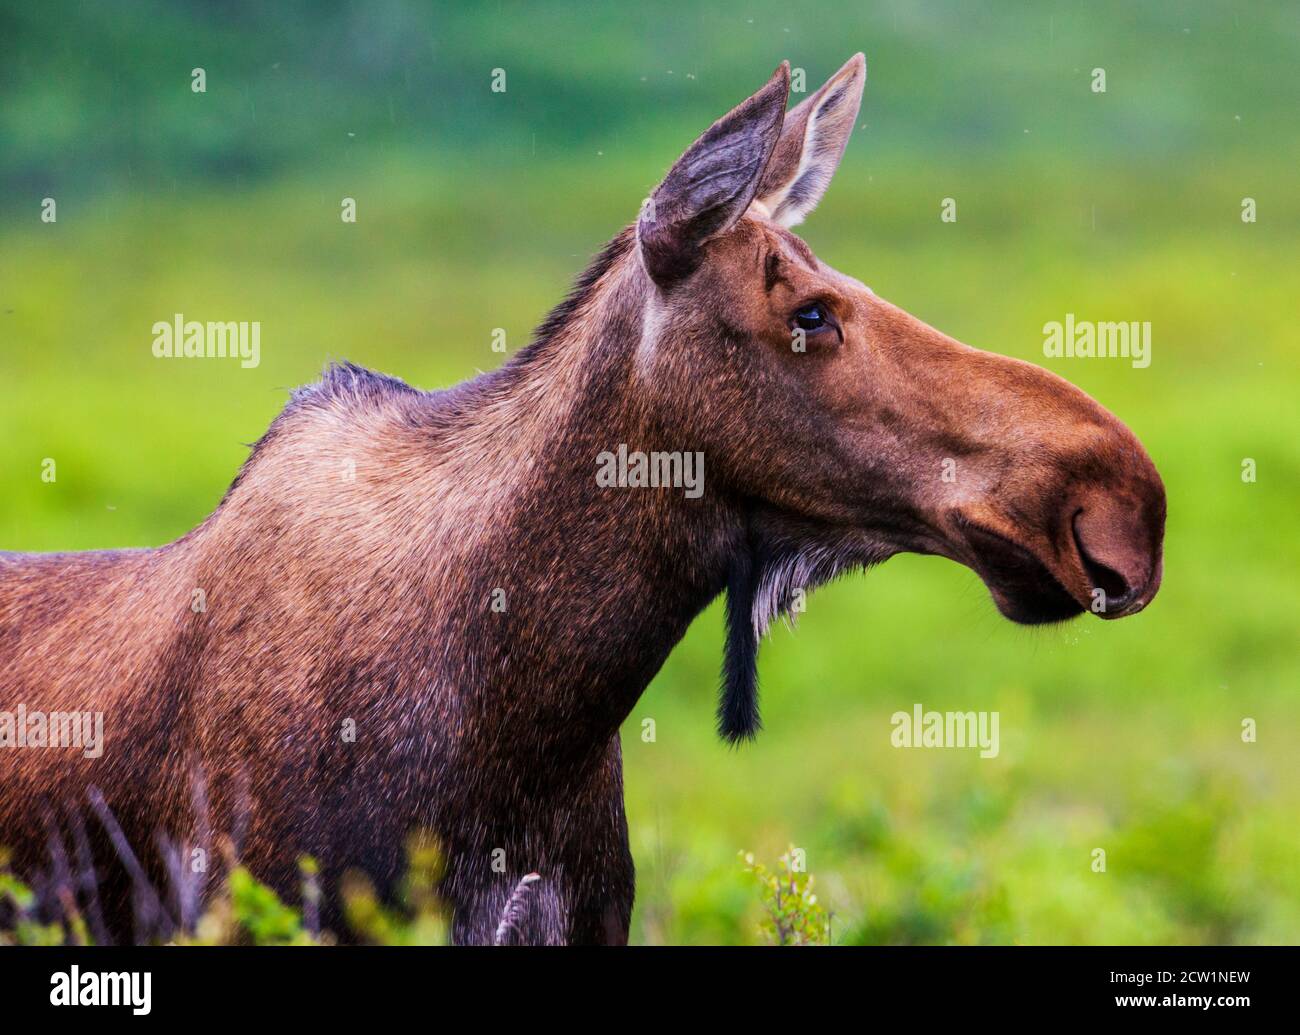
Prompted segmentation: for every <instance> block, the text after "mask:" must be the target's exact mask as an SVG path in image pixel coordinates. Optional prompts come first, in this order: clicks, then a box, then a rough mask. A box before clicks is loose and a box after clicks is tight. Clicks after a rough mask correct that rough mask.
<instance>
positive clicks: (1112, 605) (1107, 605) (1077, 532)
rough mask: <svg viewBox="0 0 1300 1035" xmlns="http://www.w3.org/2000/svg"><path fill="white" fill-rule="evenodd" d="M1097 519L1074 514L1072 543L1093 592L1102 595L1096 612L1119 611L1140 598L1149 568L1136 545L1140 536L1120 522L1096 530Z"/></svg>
mask: <svg viewBox="0 0 1300 1035" xmlns="http://www.w3.org/2000/svg"><path fill="white" fill-rule="evenodd" d="M1089 517H1091V520H1089ZM1100 517H1101V515H1099V514H1093V515H1087V514H1085V513H1084V512H1080V513H1079V514H1077V515H1075V519H1074V522H1073V528H1074V544H1075V546H1076V547H1077V548H1078V551H1079V560H1081V561H1082V562H1083V567H1084V571H1085V572H1086V573H1087V575H1088V579H1089V581H1090V582H1091V584H1092V588H1093V590H1094V591H1096V590H1100V591H1101V592H1102V594H1103V597H1102V600H1101V608H1099V609H1098V610H1099V611H1101V612H1102V613H1104V612H1105V611H1120V610H1123V609H1124V608H1125V607H1127V606H1128V605H1129V604H1131V603H1132V602H1133V601H1134V600H1135V599H1137V597H1138V596H1140V595H1141V593H1142V591H1143V589H1144V588H1145V587H1146V585H1147V582H1148V581H1149V579H1150V574H1151V565H1150V561H1149V558H1147V557H1146V556H1145V552H1144V551H1143V550H1142V548H1141V547H1140V546H1139V545H1138V541H1140V537H1138V536H1135V535H1133V533H1132V531H1131V530H1126V529H1124V528H1123V524H1124V523H1123V522H1120V523H1119V527H1116V525H1115V524H1112V523H1111V522H1105V523H1104V524H1103V525H1102V527H1098V526H1099V520H1098V519H1099V518H1100ZM1135 540H1138V541H1135Z"/></svg>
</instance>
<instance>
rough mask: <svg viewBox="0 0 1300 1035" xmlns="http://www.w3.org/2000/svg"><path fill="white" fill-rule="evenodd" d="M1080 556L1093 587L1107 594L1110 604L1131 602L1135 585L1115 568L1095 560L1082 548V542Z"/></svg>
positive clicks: (1121, 604) (1118, 604) (1107, 601)
mask: <svg viewBox="0 0 1300 1035" xmlns="http://www.w3.org/2000/svg"><path fill="white" fill-rule="evenodd" d="M1079 556H1080V557H1081V558H1082V559H1083V567H1084V570H1085V571H1087V573H1088V578H1089V580H1090V581H1091V582H1092V587H1093V589H1099V590H1101V591H1102V592H1103V593H1104V594H1106V603H1107V605H1108V606H1110V607H1121V606H1123V605H1124V604H1127V603H1128V602H1129V600H1130V599H1131V598H1132V596H1133V595H1134V592H1133V587H1132V586H1130V585H1129V584H1128V580H1127V579H1126V578H1124V576H1123V575H1121V574H1120V573H1119V572H1117V571H1116V570H1115V569H1114V568H1108V567H1106V565H1104V564H1102V563H1101V562H1099V561H1094V560H1093V559H1092V558H1091V557H1089V556H1088V553H1087V551H1086V550H1084V549H1083V548H1082V544H1080V549H1079Z"/></svg>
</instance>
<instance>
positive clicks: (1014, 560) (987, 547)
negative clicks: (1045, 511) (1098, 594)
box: [962, 522, 1084, 625]
mask: <svg viewBox="0 0 1300 1035" xmlns="http://www.w3.org/2000/svg"><path fill="white" fill-rule="evenodd" d="M962 531H963V533H964V535H965V538H966V541H967V542H968V543H969V544H970V546H971V549H972V551H973V553H974V557H973V562H972V563H971V565H970V566H971V567H972V568H973V569H974V570H975V573H976V574H977V575H979V577H980V578H981V579H982V580H983V581H984V585H985V586H987V587H988V590H989V593H990V594H991V595H992V597H993V602H994V603H995V604H996V605H997V608H998V610H999V611H1000V612H1002V614H1003V616H1004V617H1006V618H1009V619H1011V621H1013V622H1017V623H1019V624H1020V625H1047V624H1049V623H1051V622H1062V621H1065V619H1067V618H1073V617H1074V616H1075V615H1078V614H1082V613H1083V611H1084V607H1083V606H1082V605H1081V604H1080V603H1079V602H1078V601H1077V600H1076V599H1075V598H1074V597H1073V596H1072V595H1071V594H1070V592H1069V591H1068V590H1067V589H1066V588H1065V587H1064V586H1063V585H1061V582H1060V580H1059V579H1057V577H1056V576H1055V575H1054V574H1052V571H1051V569H1049V568H1048V567H1047V565H1046V564H1044V563H1043V562H1042V561H1040V560H1039V559H1038V557H1036V556H1035V555H1034V554H1033V553H1032V552H1030V551H1029V550H1028V549H1026V548H1025V547H1023V546H1021V545H1020V544H1019V543H1016V542H1013V541H1012V540H1010V539H1008V538H1006V537H1005V536H1003V535H999V534H998V533H997V532H993V531H991V530H990V529H987V528H984V527H983V526H982V525H976V524H973V523H969V522H966V523H964V527H963V529H962Z"/></svg>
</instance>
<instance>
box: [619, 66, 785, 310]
mask: <svg viewBox="0 0 1300 1035" xmlns="http://www.w3.org/2000/svg"><path fill="white" fill-rule="evenodd" d="M789 93H790V63H789V62H788V61H783V62H781V66H780V67H779V68H778V69H777V70H776V71H775V72H774V73H772V78H771V79H769V80H768V81H767V85H766V86H764V87H763V88H762V89H761V90H759V91H758V93H756V94H754V95H753V96H752V97H750V98H749V99H748V100H746V101H744V102H743V103H741V104H740V105H738V106H737V107H735V108H733V109H732V110H731V111H729V112H728V113H727V114H726V115H724V116H722V118H720V119H718V121H717V122H715V123H714V124H713V125H712V126H710V127H709V129H708V130H707V131H706V132H705V134H704V135H703V136H702V137H700V139H699V140H697V141H695V143H694V144H692V145H691V146H690V147H689V148H688V149H687V151H686V153H685V154H683V155H682V156H681V158H679V159H677V161H676V163H675V164H674V165H673V167H672V168H671V169H669V170H668V175H667V176H665V177H664V180H663V182H662V183H661V184H659V186H658V187H656V188H655V191H654V193H653V194H651V195H650V197H648V198H647V199H646V201H645V204H644V205H642V207H641V215H640V217H639V218H638V220H637V240H638V241H639V242H640V245H641V257H642V260H643V261H644V263H645V268H646V270H647V271H648V272H649V274H650V276H651V278H652V279H653V280H654V281H655V283H656V284H659V285H660V286H661V287H667V286H669V285H671V284H673V283H674V282H676V281H678V280H681V279H682V278H683V277H685V276H687V275H688V274H690V273H691V272H692V271H693V270H694V269H695V267H696V266H697V265H698V264H699V261H700V248H701V246H702V245H703V244H704V242H705V241H707V240H709V238H711V237H716V236H717V235H718V234H721V233H724V232H726V231H727V230H729V229H731V227H732V226H734V225H735V223H736V221H737V220H739V219H740V217H741V216H743V215H744V214H745V210H746V209H747V208H749V204H750V202H751V201H753V200H754V195H755V194H756V193H757V191H758V185H759V182H760V181H761V180H762V177H763V171H764V170H765V169H766V168H767V164H768V160H769V159H770V158H771V157H772V151H773V149H774V148H775V147H776V144H777V141H778V140H779V139H780V137H781V120H782V118H784V116H785V104H786V100H787V98H788V97H789Z"/></svg>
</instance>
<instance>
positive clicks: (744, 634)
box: [636, 54, 1165, 740]
mask: <svg viewBox="0 0 1300 1035" xmlns="http://www.w3.org/2000/svg"><path fill="white" fill-rule="evenodd" d="M865 80H866V63H865V61H864V59H863V56H862V55H861V54H858V55H856V56H855V57H853V58H852V59H851V60H850V61H849V62H848V63H847V64H845V65H844V67H843V68H841V69H840V70H839V71H838V72H836V73H835V75H833V76H832V77H831V78H830V80H829V81H828V82H827V83H826V84H825V85H824V86H822V87H821V89H819V90H818V91H816V93H814V94H812V95H810V96H809V97H808V98H807V99H805V100H803V101H802V102H801V103H799V104H798V105H797V106H796V107H794V108H793V109H791V110H790V111H789V112H786V111H785V106H786V100H787V94H788V90H789V69H788V65H787V64H782V66H781V67H780V68H778V69H777V70H776V72H775V73H774V74H773V75H772V77H771V79H770V80H768V82H767V85H765V86H764V87H763V88H762V89H761V90H759V91H758V92H757V93H756V94H754V95H753V96H752V97H750V98H749V99H748V100H746V101H745V102H744V103H742V104H740V105H739V106H738V107H736V108H735V109H734V110H733V111H731V112H729V113H728V114H727V115H725V116H723V117H722V118H721V119H719V120H718V121H717V122H715V123H714V124H713V125H712V126H711V127H710V128H709V129H708V131H707V132H705V133H704V135H703V136H701V137H700V138H699V139H698V140H697V141H696V142H695V143H694V144H693V145H692V146H691V147H690V148H689V149H688V150H687V151H686V152H685V153H684V154H683V155H682V156H681V158H679V159H678V160H677V162H676V164H674V165H673V167H672V168H671V170H670V171H669V172H668V174H667V176H666V177H665V178H664V180H663V182H662V183H661V184H660V185H659V186H658V188H657V189H656V190H655V191H654V192H653V194H652V195H651V196H650V197H649V198H648V199H647V201H646V202H645V204H644V205H643V208H642V214H641V217H640V219H639V221H638V224H637V228H636V239H637V245H638V248H637V250H638V252H639V255H640V260H641V263H642V265H643V267H644V270H645V273H646V274H647V275H648V277H649V278H650V280H651V281H652V282H653V285H654V287H653V290H652V291H651V292H650V294H649V297H648V300H647V302H646V306H645V317H644V322H643V328H644V329H643V334H642V338H641V341H640V345H639V347H638V354H637V364H638V368H639V370H640V372H641V374H642V385H643V387H644V390H645V391H646V392H647V393H651V394H652V395H654V396H655V404H656V405H658V406H660V407H662V408H663V410H664V411H666V412H668V413H671V414H672V419H673V420H674V421H676V422H677V423H678V424H679V425H680V426H684V427H688V428H691V429H693V431H694V433H695V434H696V435H697V436H698V437H699V438H700V439H701V440H702V441H703V444H704V452H705V455H706V456H708V457H709V458H710V463H711V470H712V475H711V477H712V478H713V479H714V481H715V482H716V481H717V480H718V479H722V480H724V481H725V483H726V491H728V492H730V493H733V494H735V495H736V496H737V497H738V498H742V499H744V500H745V501H746V510H747V516H748V540H749V550H748V556H747V557H746V558H745V559H744V560H743V561H742V562H741V563H738V564H736V565H734V567H733V572H732V574H731V577H730V579H729V583H728V591H729V615H730V629H729V642H728V662H727V672H726V677H725V685H724V698H723V703H722V708H721V712H720V719H721V726H722V732H723V733H724V735H725V736H727V737H728V738H730V739H733V740H734V739H738V738H741V737H744V736H748V735H752V733H753V732H754V730H755V729H756V725H757V712H756V707H755V703H754V701H755V697H754V665H755V654H756V646H755V645H756V643H757V640H758V639H759V638H760V637H761V636H762V634H763V633H764V631H765V630H766V628H767V626H768V624H769V623H770V621H771V620H772V618H773V617H774V616H776V615H778V614H780V613H781V612H782V611H783V610H785V609H786V608H788V606H789V605H790V602H791V599H792V594H793V592H794V590H795V589H796V588H800V587H806V586H808V585H810V584H814V583H817V582H821V581H824V580H826V579H827V578H830V577H832V576H834V575H835V574H837V573H838V572H840V571H842V570H844V569H846V568H852V567H862V566H865V565H868V564H873V563H876V562H879V561H881V560H883V559H885V558H887V557H889V556H891V555H893V554H896V553H899V552H905V551H909V552H914V553H924V554H938V555H941V556H944V557H948V558H951V559H952V560H955V561H957V562H959V563H961V564H964V565H966V566H968V567H970V568H971V569H973V570H974V571H975V572H976V573H977V574H978V575H979V576H980V578H981V579H982V580H983V581H984V583H985V584H986V585H987V587H988V589H989V591H990V593H991V594H992V596H993V600H994V602H995V603H996V605H997V607H998V609H999V610H1000V611H1001V612H1002V614H1004V615H1005V616H1006V617H1008V618H1010V619H1012V620H1013V621H1016V622H1021V623H1026V624H1036V623H1044V622H1055V621H1059V620H1061V619H1066V618H1069V617H1071V616H1074V615H1076V614H1079V613H1080V612H1083V611H1092V612H1094V613H1096V614H1097V615H1099V616H1100V617H1102V618H1120V617H1123V616H1125V615H1131V614H1134V613H1135V612H1137V611H1140V610H1142V608H1144V607H1146V605H1147V604H1148V603H1149V602H1150V601H1151V599H1152V597H1153V596H1154V595H1155V593H1156V590H1157V588H1158V587H1159V585H1160V578H1161V541H1162V538H1163V531H1164V520H1165V494H1164V488H1163V485H1162V484H1161V480H1160V476H1159V475H1158V474H1157V472H1156V469H1155V467H1154V465H1153V464H1152V462H1151V460H1150V458H1149V457H1148V456H1147V453H1146V451H1145V450H1144V449H1143V447H1142V445H1141V444H1140V443H1139V442H1138V440H1137V438H1136V437H1135V436H1134V435H1133V433H1132V432H1131V431H1129V429H1128V428H1127V427H1125V426H1124V425H1123V424H1122V423H1121V422H1120V421H1119V420H1118V419H1117V418H1116V417H1114V416H1113V415H1112V414H1110V413H1109V412H1107V411H1106V410H1105V409H1103V408H1102V407H1101V406H1100V405H1098V403H1097V402H1095V401H1094V400H1093V399H1091V398H1090V397H1089V396H1088V395H1086V394H1085V393H1083V392H1082V391H1080V390H1079V389H1077V388H1075V387H1074V386H1072V385H1070V384H1069V383H1068V382H1066V381H1064V380H1063V379H1062V378H1060V377H1057V376H1056V375H1055V374H1052V373H1050V372H1048V371H1046V370H1043V369H1041V368H1039V367H1037V366H1034V365H1032V364H1030V363H1026V362H1022V361H1020V360H1016V359H1010V358H1008V357H1006V356H1000V355H996V354H994V353H990V352H984V351H981V350H979V349H975V348H971V347H969V346H966V345H963V344H961V343H960V342H957V341H954V340H953V339H952V338H949V337H947V336H946V335H944V334H942V333H940V332H939V331H936V330H934V329H933V328H931V327H929V326H927V325H926V324H924V323H923V322H921V321H920V320H918V319H916V318H915V317H913V316H911V315H909V314H908V313H906V312H903V311H902V310H901V309H899V308H897V307H896V306H893V305H891V304H889V303H888V302H886V301H885V300H884V299H882V298H880V297H878V296H877V295H876V294H875V293H874V292H873V291H872V290H871V289H870V288H868V287H867V286H866V285H865V284H863V283H862V282H861V281H859V280H856V279H854V278H853V277H851V276H848V275H846V274H843V273H840V272H838V271H837V270H834V269H832V268H831V267H830V266H828V265H827V264H826V263H824V262H822V261H820V260H819V259H818V258H817V256H816V255H814V254H813V252H812V250H811V249H810V248H809V247H808V246H807V245H806V244H805V243H804V242H803V241H802V240H800V239H799V238H798V237H796V236H795V235H794V234H793V233H792V232H791V227H794V226H796V225H798V224H799V223H800V222H802V221H803V219H804V218H805V217H806V216H807V215H808V214H809V213H810V212H811V211H812V209H813V208H814V207H815V206H816V205H817V203H818V201H819V200H820V199H821V196H822V194H823V193H824V192H825V190H826V188H827V186H828V185H829V183H830V180H831V177H832V175H833V173H834V172H835V168H836V166H837V165H838V163H839V161H840V158H841V156H842V155H843V153H844V150H845V147H846V145H847V144H848V141H849V137H850V135H851V133H852V131H853V127H854V123H855V121H856V119H857V114H858V108H859V105H860V103H861V99H862V90H863V85H864V83H865Z"/></svg>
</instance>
